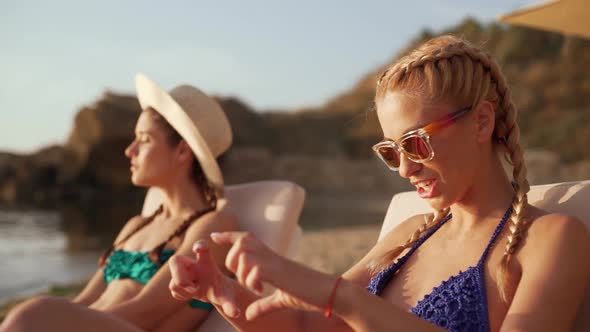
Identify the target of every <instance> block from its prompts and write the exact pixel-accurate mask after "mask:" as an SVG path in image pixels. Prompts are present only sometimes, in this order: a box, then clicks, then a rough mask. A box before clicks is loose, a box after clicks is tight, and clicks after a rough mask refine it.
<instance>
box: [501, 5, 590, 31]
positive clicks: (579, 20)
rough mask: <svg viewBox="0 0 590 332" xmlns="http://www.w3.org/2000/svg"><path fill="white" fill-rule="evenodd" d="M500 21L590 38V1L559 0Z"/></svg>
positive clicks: (503, 17)
mask: <svg viewBox="0 0 590 332" xmlns="http://www.w3.org/2000/svg"><path fill="white" fill-rule="evenodd" d="M499 20H500V21H503V22H507V23H512V24H517V25H524V26H528V27H531V28H537V29H541V30H548V31H557V32H561V33H563V34H565V35H572V36H580V37H585V38H590V0H558V1H551V2H548V3H545V4H541V5H538V6H534V7H530V8H525V9H522V10H518V11H515V12H513V13H510V14H508V15H504V16H501V17H500V18H499Z"/></svg>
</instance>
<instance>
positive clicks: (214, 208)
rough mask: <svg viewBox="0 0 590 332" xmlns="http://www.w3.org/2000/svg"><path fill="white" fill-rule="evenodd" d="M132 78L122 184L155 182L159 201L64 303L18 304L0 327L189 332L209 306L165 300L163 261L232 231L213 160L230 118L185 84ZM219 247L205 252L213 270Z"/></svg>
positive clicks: (226, 142)
mask: <svg viewBox="0 0 590 332" xmlns="http://www.w3.org/2000/svg"><path fill="white" fill-rule="evenodd" d="M136 84H137V93H138V99H139V102H140V104H141V106H142V109H143V112H142V113H141V115H140V116H139V119H138V121H137V125H136V127H135V139H134V140H133V142H132V143H131V144H130V145H129V147H127V149H126V150H125V155H126V156H127V157H129V159H130V162H131V165H130V166H131V181H132V182H133V184H135V185H137V186H143V187H156V188H158V189H159V190H160V191H161V192H162V194H163V197H164V200H163V202H164V203H163V204H162V205H161V206H160V207H159V209H157V210H156V211H155V212H154V213H153V214H152V215H151V216H149V217H147V218H145V217H142V216H136V217H134V218H131V220H129V221H128V222H127V224H126V225H125V226H124V227H123V229H122V230H121V232H120V233H119V236H118V237H117V239H116V240H115V242H114V244H113V245H112V246H111V248H110V249H109V250H108V251H107V252H105V254H104V255H103V256H102V257H101V258H100V262H99V265H100V268H99V270H98V271H97V272H96V274H95V275H94V277H93V278H92V279H91V280H90V282H89V283H88V285H87V286H86V287H85V289H84V290H83V291H82V292H81V293H80V294H79V295H78V296H77V297H76V298H75V299H73V301H68V300H65V299H57V298H47V297H43V298H35V299H32V300H30V301H27V302H25V303H24V304H22V305H20V306H18V307H16V308H15V309H14V310H13V311H12V312H11V313H10V314H9V315H8V317H7V318H6V320H5V322H4V324H3V325H2V326H1V327H0V331H2V332H5V331H6V332H8V331H11V332H16V331H194V330H195V329H196V327H197V326H198V325H199V324H200V322H201V321H203V319H204V318H205V317H206V316H207V315H208V314H209V312H210V310H212V308H213V307H212V306H211V304H209V303H206V302H201V301H198V300H193V301H187V302H185V303H181V302H178V301H175V300H174V299H173V298H172V297H171V296H170V293H169V291H168V284H169V282H170V279H171V276H170V270H169V269H168V268H167V261H168V259H169V258H170V257H176V256H181V255H189V254H191V247H192V244H193V243H194V242H195V241H197V240H199V239H202V238H205V237H208V236H209V234H210V233H211V232H214V231H232V230H234V231H235V230H237V228H236V223H235V221H234V219H233V217H231V216H228V215H226V214H224V212H223V211H222V205H223V204H222V203H223V178H222V176H221V172H220V170H219V167H218V165H217V162H216V159H215V158H216V157H217V156H219V155H220V154H222V153H223V152H224V151H226V150H227V149H228V148H229V146H230V144H231V140H232V133H231V128H230V126H229V122H228V121H227V118H226V116H225V114H224V112H223V110H222V109H221V107H220V106H219V105H218V104H217V103H216V102H215V101H214V100H213V99H211V98H209V97H208V96H207V95H205V94H204V93H203V92H201V91H200V90H198V89H196V88H194V87H192V86H187V85H184V86H179V87H176V88H175V89H173V90H172V91H171V92H170V94H168V93H166V92H165V91H163V90H161V89H160V88H159V87H158V86H157V85H156V84H155V83H153V82H152V81H150V80H149V79H148V78H146V77H145V76H143V75H141V74H139V75H138V76H137V78H136ZM227 250H228V247H227V246H226V247H224V246H216V247H215V248H213V249H212V251H213V255H214V256H215V259H214V260H215V261H216V262H217V263H218V264H219V266H223V257H224V256H225V254H226V253H227Z"/></svg>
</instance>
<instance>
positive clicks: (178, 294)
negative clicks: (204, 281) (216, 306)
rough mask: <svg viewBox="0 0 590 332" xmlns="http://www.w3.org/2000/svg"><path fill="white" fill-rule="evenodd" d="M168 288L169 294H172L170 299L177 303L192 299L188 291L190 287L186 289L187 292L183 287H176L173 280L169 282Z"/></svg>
mask: <svg viewBox="0 0 590 332" xmlns="http://www.w3.org/2000/svg"><path fill="white" fill-rule="evenodd" d="M168 288H169V289H170V294H172V297H173V298H175V299H177V300H179V301H188V300H190V299H192V298H193V295H192V293H191V292H190V291H189V290H190V287H189V288H188V289H189V290H187V288H185V287H181V286H178V285H177V284H176V283H175V282H174V279H172V280H170V284H169V285H168Z"/></svg>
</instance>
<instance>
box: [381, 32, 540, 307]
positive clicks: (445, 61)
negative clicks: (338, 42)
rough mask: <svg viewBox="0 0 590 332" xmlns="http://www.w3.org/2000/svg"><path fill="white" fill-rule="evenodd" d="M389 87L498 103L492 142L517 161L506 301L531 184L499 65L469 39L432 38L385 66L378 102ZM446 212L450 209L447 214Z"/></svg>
mask: <svg viewBox="0 0 590 332" xmlns="http://www.w3.org/2000/svg"><path fill="white" fill-rule="evenodd" d="M389 91H399V92H403V93H405V94H408V95H416V96H419V97H426V98H429V99H430V100H436V101H446V102H448V101H452V102H454V103H457V104H460V105H462V106H464V105H472V106H474V107H475V106H476V105H477V104H479V103H480V102H482V101H484V100H487V101H490V102H491V103H492V104H493V105H495V109H496V116H495V118H496V122H495V123H496V126H495V128H494V134H493V135H494V140H495V141H497V142H500V143H502V144H504V145H505V146H506V150H507V154H508V158H509V160H510V162H511V164H512V165H513V167H514V168H513V178H514V188H515V199H514V202H513V213H512V215H511V218H510V224H509V229H510V234H509V235H508V242H507V245H506V249H505V252H504V256H503V258H502V263H501V269H500V271H499V278H498V280H499V286H500V292H501V295H502V298H503V299H504V300H505V301H508V295H507V291H506V289H507V285H508V282H509V273H508V271H509V270H508V266H509V263H510V258H511V257H512V255H514V253H515V252H516V250H517V248H518V245H519V244H520V240H521V239H522V237H523V234H524V231H525V222H524V218H523V215H524V208H525V207H526V205H527V192H528V191H529V183H528V181H527V179H526V175H527V171H526V166H525V164H524V155H523V150H522V147H521V146H520V143H519V138H520V130H519V127H518V125H517V124H516V108H515V107H514V104H513V103H512V99H511V96H510V90H509V89H508V86H507V83H506V80H505V78H504V76H503V75H502V73H501V71H500V69H499V67H498V65H497V64H496V63H495V62H494V61H493V60H492V59H491V57H490V56H489V55H488V54H486V53H485V52H483V51H481V50H479V49H478V48H476V47H474V46H472V45H470V44H469V43H468V42H467V41H465V40H462V39H460V38H457V37H454V36H448V35H447V36H441V37H437V38H434V39H432V40H430V41H428V42H426V43H424V44H423V45H421V46H419V47H418V48H417V49H415V50H414V51H412V52H411V53H410V54H408V55H406V56H404V57H402V58H401V59H400V60H399V61H397V62H396V63H395V64H393V65H392V66H391V67H390V68H388V69H387V70H385V71H384V72H383V74H382V75H381V77H380V78H379V80H378V82H377V89H376V93H375V100H377V99H379V98H382V97H383V96H384V95H385V94H386V93H387V92H389ZM447 213H448V212H447ZM444 215H446V213H443V210H441V211H438V212H437V213H435V214H434V215H433V216H432V217H431V219H432V220H431V221H428V220H427V221H426V222H425V223H424V224H423V225H422V226H421V227H420V228H419V229H418V230H416V231H415V232H414V233H413V234H412V235H411V236H410V238H409V239H408V241H407V242H406V244H405V245H403V246H398V247H396V248H394V249H393V250H391V251H389V252H388V253H386V254H385V255H383V256H382V257H380V258H379V259H378V260H377V261H376V262H374V263H372V264H371V266H372V267H373V271H379V270H381V269H383V268H384V267H386V266H388V265H389V263H390V262H391V261H392V260H393V259H394V258H395V257H397V256H399V255H400V254H401V253H402V252H403V251H404V250H405V249H407V248H409V247H411V246H412V245H413V244H414V243H415V242H416V241H417V239H419V238H420V237H421V236H423V235H424V233H425V232H426V231H427V230H428V229H430V228H432V227H433V226H435V225H436V224H437V223H438V222H440V221H441V220H442V219H443V218H444Z"/></svg>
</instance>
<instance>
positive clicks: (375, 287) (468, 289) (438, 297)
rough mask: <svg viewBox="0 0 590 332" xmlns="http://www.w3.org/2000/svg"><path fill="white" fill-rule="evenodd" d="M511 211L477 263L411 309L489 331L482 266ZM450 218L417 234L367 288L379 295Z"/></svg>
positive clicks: (437, 320)
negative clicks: (415, 239) (419, 236)
mask: <svg viewBox="0 0 590 332" xmlns="http://www.w3.org/2000/svg"><path fill="white" fill-rule="evenodd" d="M511 214H512V207H510V208H508V210H507V211H506V213H505V214H504V217H503V218H502V220H501V221H500V224H499V225H498V226H497V227H496V230H495V231H494V234H493V235H492V238H491V239H490V242H489V243H488V245H487V247H486V249H485V250H484V252H483V254H482V255H481V258H480V259H479V261H478V262H477V265H475V266H470V267H469V268H467V270H465V271H459V273H458V274H457V275H454V276H452V277H450V278H449V279H448V280H446V281H443V282H442V283H441V284H440V285H438V286H436V287H434V288H433V289H432V292H431V293H430V294H428V295H425V296H424V298H423V299H422V300H420V301H419V302H418V304H416V306H415V307H413V308H411V309H410V311H411V312H412V313H414V314H416V315H418V316H419V317H421V318H423V319H425V320H427V321H429V322H431V323H434V324H436V325H438V326H440V327H442V328H444V329H447V330H449V331H461V332H462V331H482V332H483V331H485V332H487V331H490V321H489V317H488V301H487V296H486V288H485V275H484V266H485V261H486V259H487V257H488V254H489V253H490V251H491V249H492V248H493V246H494V243H495V242H496V239H497V238H498V235H499V234H500V232H501V231H502V228H503V227H504V225H505V224H506V221H507V220H508V218H509V217H510V215H511ZM451 218H452V215H451V214H449V215H448V216H447V217H445V219H443V220H442V221H441V222H440V223H439V224H438V225H436V226H435V227H433V228H432V229H431V230H430V231H429V232H428V233H427V234H426V235H425V236H424V237H422V238H420V239H419V240H418V241H417V242H416V243H415V244H414V246H413V247H412V248H411V249H410V251H408V253H407V254H405V255H404V256H403V257H401V258H400V259H398V260H397V261H396V262H395V263H393V264H392V265H390V266H389V267H388V268H387V269H385V270H383V271H381V272H380V273H378V274H377V275H375V276H374V277H373V278H372V279H371V281H370V282H369V285H368V286H367V290H368V291H369V292H371V293H373V294H375V295H378V296H379V295H381V293H382V292H383V290H384V289H385V287H386V286H387V284H388V283H389V282H390V281H391V279H392V278H393V276H394V275H395V273H396V272H397V271H398V270H399V269H400V267H401V266H402V265H403V264H404V263H405V262H406V261H407V260H408V259H409V258H410V256H412V254H413V253H414V252H415V251H416V249H418V248H419V247H420V246H421V245H422V243H424V242H425V241H426V240H427V239H428V238H429V237H430V236H431V235H432V234H434V232H436V231H437V230H438V229H439V228H440V227H441V226H442V225H444V224H445V223H446V222H447V221H449V220H450V219H451Z"/></svg>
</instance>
